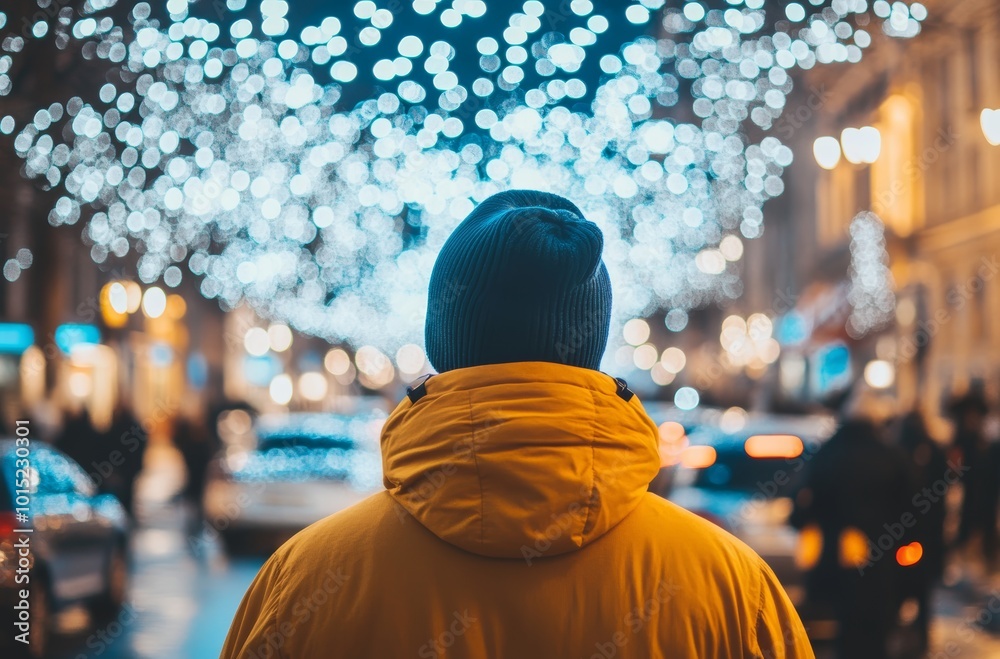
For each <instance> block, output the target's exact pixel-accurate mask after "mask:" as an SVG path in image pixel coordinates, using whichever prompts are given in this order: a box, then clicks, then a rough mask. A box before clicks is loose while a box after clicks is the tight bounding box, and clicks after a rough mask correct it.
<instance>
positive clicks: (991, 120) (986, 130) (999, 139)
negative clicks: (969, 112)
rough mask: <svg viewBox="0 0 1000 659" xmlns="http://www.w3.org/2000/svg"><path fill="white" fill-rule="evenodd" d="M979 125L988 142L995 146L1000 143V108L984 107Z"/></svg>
mask: <svg viewBox="0 0 1000 659" xmlns="http://www.w3.org/2000/svg"><path fill="white" fill-rule="evenodd" d="M979 125H980V126H981V127H982V129H983V135H984V136H985V137H986V141H987V142H989V143H990V144H991V145H993V146H998V145H1000V109H996V110H991V109H989V108H983V111H982V112H980V113H979Z"/></svg>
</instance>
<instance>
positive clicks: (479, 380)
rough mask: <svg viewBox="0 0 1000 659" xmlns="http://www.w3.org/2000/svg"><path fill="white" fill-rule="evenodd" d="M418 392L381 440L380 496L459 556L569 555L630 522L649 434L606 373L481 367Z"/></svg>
mask: <svg viewBox="0 0 1000 659" xmlns="http://www.w3.org/2000/svg"><path fill="white" fill-rule="evenodd" d="M423 387H424V389H425V393H424V395H423V396H422V397H420V398H418V399H417V400H416V402H412V401H411V400H410V398H409V397H407V398H404V399H403V401H402V402H401V403H400V404H399V405H398V406H397V407H396V409H395V411H393V413H392V414H391V415H390V417H389V419H388V420H387V422H386V424H385V427H384V428H383V430H382V438H381V443H382V463H383V473H384V482H385V487H386V488H387V489H388V490H389V493H390V494H391V495H392V497H393V498H394V499H395V500H396V501H397V502H399V503H400V504H401V505H402V506H403V508H405V509H406V510H407V511H408V512H409V513H410V514H411V515H413V517H414V518H416V519H417V521H419V522H420V523H421V524H422V525H423V526H425V527H426V528H427V529H428V530H430V531H431V532H432V533H434V534H435V535H436V536H437V537H439V538H441V539H442V540H444V541H446V542H449V543H451V544H453V545H455V546H457V547H460V548H462V549H464V550H466V551H470V552H473V553H476V554H480V555H483V556H492V557H502V558H512V557H518V558H521V557H524V558H530V557H540V556H552V555H557V554H562V553H565V552H569V551H573V550H575V549H579V548H580V547H583V546H585V545H587V544H589V543H591V542H593V541H594V540H596V539H597V538H599V537H601V536H602V535H604V534H605V533H607V532H608V531H609V530H610V529H611V528H613V527H614V526H615V525H616V524H618V522H620V521H621V520H622V519H624V518H625V516H626V515H628V514H629V513H630V512H632V510H633V509H634V508H635V507H636V506H637V505H638V504H639V501H640V500H641V499H642V497H643V495H644V493H645V492H646V489H647V487H648V485H649V482H650V481H651V480H652V479H653V478H654V477H655V476H656V473H657V471H658V470H659V466H660V459H659V454H658V450H657V446H658V433H657V428H656V425H655V424H654V423H653V421H652V420H651V419H650V418H649V417H648V416H647V415H646V413H645V411H644V410H643V408H642V404H641V403H640V402H639V400H638V398H636V397H635V396H633V395H631V392H627V393H626V394H625V395H619V393H618V391H619V387H618V385H617V383H616V381H615V380H614V379H613V378H611V377H610V376H608V375H606V374H604V373H600V372H598V371H593V370H590V369H585V368H578V367H575V366H565V365H562V364H552V363H547V362H518V363H510V364H491V365H487V366H475V367H471V368H462V369H456V370H453V371H447V372H445V373H442V374H440V375H435V376H433V377H432V378H430V379H429V380H427V381H426V382H425V383H424V385H423ZM413 398H417V396H413ZM626 398H628V400H626Z"/></svg>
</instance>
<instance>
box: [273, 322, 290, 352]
mask: <svg viewBox="0 0 1000 659" xmlns="http://www.w3.org/2000/svg"><path fill="white" fill-rule="evenodd" d="M267 338H268V341H269V342H270V344H271V350H273V351H275V352H283V351H285V350H288V349H289V348H290V347H291V346H292V330H290V329H289V328H288V325H283V324H281V323H276V324H274V325H271V326H270V327H268V328H267Z"/></svg>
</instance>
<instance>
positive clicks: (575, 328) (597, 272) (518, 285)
mask: <svg viewBox="0 0 1000 659" xmlns="http://www.w3.org/2000/svg"><path fill="white" fill-rule="evenodd" d="M603 247H604V239H603V237H602V235H601V230H600V229H598V228H597V225H596V224H594V223H592V222H590V221H588V220H586V219H584V217H583V215H582V214H581V213H580V209H579V208H577V207H576V206H575V205H574V204H573V203H572V202H570V201H568V200H567V199H564V198H562V197H560V196H558V195H554V194H550V193H547V192H535V191H531V190H508V191H506V192H501V193H498V194H495V195H493V196H492V197H490V198H489V199H487V200H485V201H484V202H483V203H481V204H479V206H477V207H476V208H475V210H473V211H472V212H471V213H470V214H469V216H468V217H466V218H465V220H463V221H462V223H461V224H459V225H458V227H457V228H456V229H455V231H454V232H453V233H452V234H451V236H449V237H448V240H447V241H446V242H445V244H444V247H442V248H441V253H440V254H439V255H438V257H437V261H436V262H435V263H434V270H433V271H432V273H431V281H430V287H429V291H428V299H427V324H426V326H425V328H424V330H425V340H426V344H427V357H428V359H429V360H430V362H431V364H433V366H434V368H436V369H437V370H438V371H439V372H444V371H450V370H452V369H456V368H465V367H468V366H480V365H484V364H502V363H507V362H523V361H543V362H555V363H558V364H568V365H571V366H581V367H583V368H590V369H594V370H598V369H599V368H600V363H601V356H602V355H603V354H604V349H605V346H606V345H607V341H608V328H609V326H610V323H611V281H610V280H609V279H608V271H607V269H606V268H605V267H604V262H603V261H602V260H601V251H602V249H603Z"/></svg>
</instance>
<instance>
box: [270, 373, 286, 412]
mask: <svg viewBox="0 0 1000 659" xmlns="http://www.w3.org/2000/svg"><path fill="white" fill-rule="evenodd" d="M268 393H270V394H271V400H273V401H274V402H275V403H277V404H278V405H288V403H289V401H291V400H292V378H291V377H290V376H289V375H287V374H285V373H282V374H281V375H276V376H274V379H273V380H271V386H269V387H268Z"/></svg>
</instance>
